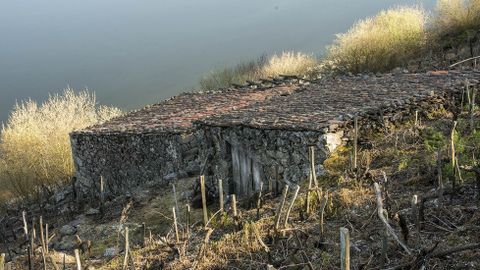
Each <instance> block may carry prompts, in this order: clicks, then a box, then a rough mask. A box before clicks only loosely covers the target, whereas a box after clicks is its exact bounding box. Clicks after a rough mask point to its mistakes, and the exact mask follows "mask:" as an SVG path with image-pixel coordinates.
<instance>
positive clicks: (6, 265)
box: [5, 262, 12, 270]
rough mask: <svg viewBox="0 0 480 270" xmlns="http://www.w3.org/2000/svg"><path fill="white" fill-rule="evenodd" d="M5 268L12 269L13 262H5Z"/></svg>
mask: <svg viewBox="0 0 480 270" xmlns="http://www.w3.org/2000/svg"><path fill="white" fill-rule="evenodd" d="M5 270H12V262H8V263H7V264H5Z"/></svg>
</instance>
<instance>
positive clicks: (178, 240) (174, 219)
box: [172, 207, 180, 244]
mask: <svg viewBox="0 0 480 270" xmlns="http://www.w3.org/2000/svg"><path fill="white" fill-rule="evenodd" d="M175 212H177V211H176V210H175V207H173V208H172V213H173V226H174V228H175V240H176V241H177V242H176V243H177V244H178V243H179V242H180V236H179V234H178V224H177V214H175Z"/></svg>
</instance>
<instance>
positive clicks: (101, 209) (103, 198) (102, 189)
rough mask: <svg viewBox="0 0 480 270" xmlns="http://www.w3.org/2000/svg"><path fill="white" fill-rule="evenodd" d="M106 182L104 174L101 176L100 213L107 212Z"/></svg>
mask: <svg viewBox="0 0 480 270" xmlns="http://www.w3.org/2000/svg"><path fill="white" fill-rule="evenodd" d="M104 186H105V183H104V181H103V176H100V213H102V214H103V213H104V212H105V188H104Z"/></svg>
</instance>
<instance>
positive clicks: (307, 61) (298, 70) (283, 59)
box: [261, 52, 317, 77]
mask: <svg viewBox="0 0 480 270" xmlns="http://www.w3.org/2000/svg"><path fill="white" fill-rule="evenodd" d="M316 65H317V59H316V58H315V57H314V56H313V55H311V54H305V53H300V52H297V53H295V52H283V53H281V54H278V55H277V54H275V55H273V56H272V57H270V58H269V59H268V61H267V62H266V63H265V65H264V66H263V68H262V72H261V74H262V75H263V76H264V77H275V76H278V75H302V74H307V73H308V72H309V70H311V69H312V68H314V67H315V66H316Z"/></svg>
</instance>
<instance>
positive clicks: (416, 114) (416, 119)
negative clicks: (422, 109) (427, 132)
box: [415, 110, 418, 128]
mask: <svg viewBox="0 0 480 270" xmlns="http://www.w3.org/2000/svg"><path fill="white" fill-rule="evenodd" d="M415 127H416V128H417V127H418V110H415Z"/></svg>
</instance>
